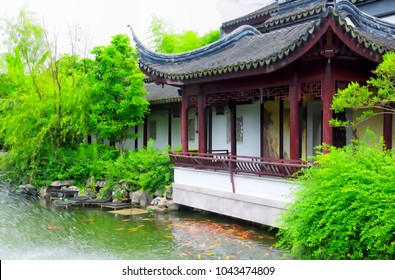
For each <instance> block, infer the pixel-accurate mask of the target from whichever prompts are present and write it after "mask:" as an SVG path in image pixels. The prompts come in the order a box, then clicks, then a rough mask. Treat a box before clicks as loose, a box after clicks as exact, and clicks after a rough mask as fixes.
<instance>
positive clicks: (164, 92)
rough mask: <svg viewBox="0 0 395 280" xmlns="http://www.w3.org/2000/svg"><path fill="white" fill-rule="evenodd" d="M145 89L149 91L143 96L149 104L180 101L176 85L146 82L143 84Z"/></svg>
mask: <svg viewBox="0 0 395 280" xmlns="http://www.w3.org/2000/svg"><path fill="white" fill-rule="evenodd" d="M145 89H146V90H147V91H148V92H149V94H147V95H146V96H145V98H146V99H147V100H148V101H149V102H150V104H151V105H153V104H167V103H175V102H181V96H180V95H179V94H178V88H177V87H173V86H169V85H157V84H155V83H147V84H145Z"/></svg>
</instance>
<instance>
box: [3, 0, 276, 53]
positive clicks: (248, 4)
mask: <svg viewBox="0 0 395 280" xmlns="http://www.w3.org/2000/svg"><path fill="white" fill-rule="evenodd" d="M273 1H274V0H67V1H65V0H0V18H8V19H9V18H15V17H17V15H18V13H19V11H20V9H21V8H26V9H27V10H29V11H32V12H34V13H35V16H36V18H37V20H38V21H39V22H40V23H41V24H42V25H43V26H44V27H45V29H46V30H47V31H48V33H49V35H50V36H49V37H50V39H51V40H54V38H55V37H57V45H58V49H59V50H60V52H70V51H71V49H70V46H69V39H68V35H67V34H68V31H69V30H70V27H76V26H79V27H80V29H81V31H82V32H80V34H83V35H84V38H82V40H83V41H85V38H89V40H88V41H89V42H90V43H89V44H88V45H89V47H90V48H92V47H95V46H100V45H107V44H109V42H110V41H111V37H112V36H114V35H115V34H120V33H121V34H128V35H131V32H130V30H129V28H128V27H127V26H128V25H131V26H132V27H133V29H134V31H135V33H136V34H137V36H138V37H139V39H140V40H141V41H142V42H143V43H144V44H146V45H148V43H149V38H148V34H149V32H148V31H149V26H150V24H151V19H152V15H156V16H158V17H159V18H163V19H165V20H166V21H167V22H169V23H170V24H171V26H173V27H174V29H175V31H176V32H182V31H185V30H194V31H197V32H198V33H199V34H200V35H203V34H204V33H206V32H208V31H211V30H215V29H218V28H219V27H220V26H221V23H222V22H223V21H228V20H230V19H233V18H235V17H238V16H242V15H244V14H246V13H249V12H251V11H253V10H256V9H258V8H260V7H262V6H263V4H268V3H270V2H273ZM1 41H2V40H1ZM0 43H1V42H0ZM82 45H85V43H81V44H80V48H83V46H82ZM80 52H81V51H80ZM80 54H81V53H80Z"/></svg>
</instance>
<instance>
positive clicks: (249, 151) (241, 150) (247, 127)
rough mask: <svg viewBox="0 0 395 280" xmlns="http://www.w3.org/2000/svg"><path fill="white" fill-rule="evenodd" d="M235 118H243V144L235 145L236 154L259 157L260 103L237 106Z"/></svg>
mask: <svg viewBox="0 0 395 280" xmlns="http://www.w3.org/2000/svg"><path fill="white" fill-rule="evenodd" d="M236 112H237V113H236V117H242V118H243V130H244V137H243V142H242V143H241V142H238V143H237V154H238V155H243V156H254V157H259V156H260V154H261V147H260V135H259V134H260V131H261V128H260V127H261V125H260V103H259V102H255V103H254V104H250V105H239V106H237V111H236Z"/></svg>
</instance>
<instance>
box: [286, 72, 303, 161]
mask: <svg viewBox="0 0 395 280" xmlns="http://www.w3.org/2000/svg"><path fill="white" fill-rule="evenodd" d="M289 103H290V109H289V115H290V116H289V118H290V121H289V125H290V128H289V130H290V133H289V136H290V141H289V143H290V158H291V159H300V157H301V152H300V119H299V118H300V116H299V106H300V102H299V90H298V77H297V74H296V73H295V74H294V76H293V78H292V81H291V84H290V85H289Z"/></svg>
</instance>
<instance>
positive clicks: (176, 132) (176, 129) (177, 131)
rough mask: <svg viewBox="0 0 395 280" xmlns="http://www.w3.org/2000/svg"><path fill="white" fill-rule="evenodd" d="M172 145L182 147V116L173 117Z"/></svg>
mask: <svg viewBox="0 0 395 280" xmlns="http://www.w3.org/2000/svg"><path fill="white" fill-rule="evenodd" d="M171 146H172V148H180V149H181V118H175V117H172V119H171Z"/></svg>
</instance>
